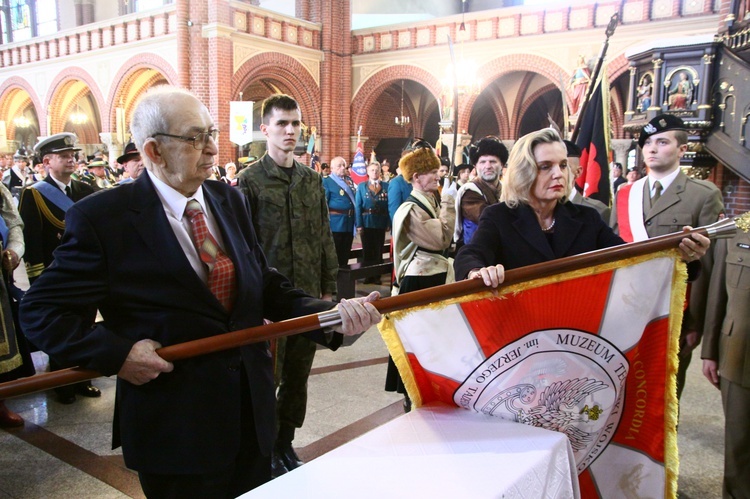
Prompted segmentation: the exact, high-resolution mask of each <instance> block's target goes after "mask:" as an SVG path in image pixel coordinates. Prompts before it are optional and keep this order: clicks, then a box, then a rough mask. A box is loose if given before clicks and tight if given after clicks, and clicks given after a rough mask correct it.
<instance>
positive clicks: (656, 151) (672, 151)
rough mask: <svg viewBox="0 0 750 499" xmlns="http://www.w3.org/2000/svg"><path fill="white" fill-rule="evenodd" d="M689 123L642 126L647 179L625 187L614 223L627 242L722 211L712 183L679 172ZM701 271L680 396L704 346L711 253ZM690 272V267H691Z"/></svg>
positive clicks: (670, 119)
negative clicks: (692, 358) (692, 361)
mask: <svg viewBox="0 0 750 499" xmlns="http://www.w3.org/2000/svg"><path fill="white" fill-rule="evenodd" d="M687 141H688V134H687V129H686V127H685V123H684V122H683V121H682V120H681V119H680V118H678V117H677V116H672V115H671V114H661V115H659V116H656V117H655V118H654V119H652V120H651V121H650V122H648V123H647V124H646V126H644V127H643V130H642V131H641V134H640V137H639V138H638V145H639V146H640V147H641V150H642V152H643V162H644V163H645V164H646V166H647V167H648V175H647V176H646V177H643V178H642V179H640V180H637V181H635V182H634V183H632V184H628V185H622V186H621V187H620V189H619V191H618V194H617V201H616V204H615V206H614V207H613V210H612V217H611V220H610V224H611V225H612V228H613V229H614V230H615V232H617V233H619V235H620V237H622V238H623V239H624V240H625V241H627V242H632V241H643V240H645V239H648V238H651V237H656V236H663V235H665V234H671V233H673V232H679V231H681V230H682V228H683V227H685V226H692V227H701V226H703V225H708V224H711V223H714V222H716V221H717V220H718V219H719V215H720V214H721V213H723V211H724V204H723V202H722V197H721V191H720V190H719V189H718V187H716V186H715V185H714V184H712V183H711V182H707V181H704V180H697V179H693V178H689V177H688V176H687V175H685V174H684V173H683V172H682V170H681V169H680V159H681V158H682V157H683V155H684V154H685V152H686V151H687V147H688V146H687ZM700 261H701V265H702V271H701V272H700V275H699V276H698V278H697V279H696V280H694V281H693V282H692V286H691V289H690V296H689V305H688V308H687V309H686V310H685V314H684V316H683V320H682V333H681V335H680V356H679V369H678V372H677V396H678V398H679V396H680V395H681V394H682V389H683V388H684V386H685V373H686V372H687V367H688V365H689V364H690V356H691V353H692V350H693V349H694V348H695V347H696V346H697V345H698V343H700V339H701V335H702V332H703V323H704V319H705V313H706V299H707V294H708V293H707V288H708V283H709V278H710V276H711V270H712V267H713V258H712V252H710V251H709V252H708V253H707V254H706V255H705V256H704V257H703V258H701V260H700ZM689 270H690V269H689Z"/></svg>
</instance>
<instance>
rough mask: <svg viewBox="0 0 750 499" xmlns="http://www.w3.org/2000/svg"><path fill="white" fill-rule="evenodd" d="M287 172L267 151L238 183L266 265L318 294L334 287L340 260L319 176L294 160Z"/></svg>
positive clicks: (307, 290)
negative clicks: (337, 255)
mask: <svg viewBox="0 0 750 499" xmlns="http://www.w3.org/2000/svg"><path fill="white" fill-rule="evenodd" d="M293 168H294V173H293V174H292V176H291V179H290V177H289V175H287V174H286V173H284V172H283V171H282V170H281V168H280V167H279V166H277V165H276V163H275V162H274V161H273V159H271V157H270V156H269V155H268V154H265V155H263V157H261V158H260V160H258V161H257V162H255V163H253V164H252V165H250V166H249V167H247V168H245V169H243V170H242V172H241V173H240V174H239V183H238V185H239V188H240V189H241V190H242V192H243V193H244V194H245V195H246V196H247V198H248V200H249V201H250V208H251V210H252V217H253V225H255V231H256V233H257V234H258V238H259V239H260V244H261V246H262V247H263V252H264V253H265V254H266V258H267V260H268V264H269V265H270V266H271V267H275V268H276V269H277V270H278V271H279V272H281V273H282V274H284V275H285V276H287V277H288V278H289V280H291V281H292V283H293V284H294V286H296V287H298V288H301V289H303V290H304V291H306V292H307V293H310V294H311V295H313V296H315V297H318V296H320V295H324V294H333V293H335V292H336V274H337V273H338V260H337V258H336V249H335V247H334V245H333V236H332V235H331V226H330V224H329V222H328V205H327V203H326V196H325V191H324V190H323V181H322V178H321V176H320V175H319V174H318V173H316V172H315V170H312V169H310V168H308V167H306V166H304V165H301V164H300V163H298V162H296V161H295V162H294V166H293Z"/></svg>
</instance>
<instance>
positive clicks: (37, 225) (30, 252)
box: [18, 132, 101, 404]
mask: <svg viewBox="0 0 750 499" xmlns="http://www.w3.org/2000/svg"><path fill="white" fill-rule="evenodd" d="M80 150H81V148H80V147H77V146H76V136H75V134H72V133H66V132H64V133H57V134H55V135H50V136H49V137H45V138H43V139H41V140H40V141H39V142H38V143H37V144H36V145H35V146H34V152H35V153H36V154H37V156H38V157H39V158H40V159H41V160H42V163H43V164H44V168H45V170H47V176H46V177H45V178H44V180H40V181H39V182H37V183H35V184H34V185H32V186H31V187H30V188H28V189H25V190H24V191H23V192H22V194H21V202H20V204H19V207H18V211H19V212H20V213H21V218H22V219H23V223H24V228H23V237H24V239H25V241H26V255H25V256H24V260H25V262H26V273H27V274H28V276H29V282H31V283H33V282H34V281H35V280H36V279H37V278H38V277H39V276H40V275H41V273H42V272H43V271H44V269H46V268H47V267H48V266H49V265H50V264H51V263H52V259H53V258H52V252H53V251H54V250H55V248H57V246H58V245H59V244H60V240H61V239H62V236H63V233H64V232H65V212H67V211H68V208H70V207H71V206H73V203H75V202H76V201H78V200H80V199H82V198H84V197H85V196H88V195H89V194H91V193H93V192H94V189H93V188H92V187H91V186H90V185H87V184H85V183H84V182H79V181H78V180H73V179H72V178H71V175H72V174H73V172H75V170H76V159H75V153H76V151H80ZM92 321H93V317H92ZM50 368H51V369H53V370H54V369H57V368H59V366H57V365H56V364H55V362H54V361H53V360H51V359H50ZM55 391H56V392H57V397H58V400H59V401H60V402H62V403H63V404H71V403H73V402H75V400H76V393H78V394H80V395H84V396H86V397H98V396H100V395H101V392H99V390H98V389H97V388H96V387H94V386H93V385H91V382H89V381H86V382H83V383H78V384H76V385H72V386H66V387H63V388H57V389H55Z"/></svg>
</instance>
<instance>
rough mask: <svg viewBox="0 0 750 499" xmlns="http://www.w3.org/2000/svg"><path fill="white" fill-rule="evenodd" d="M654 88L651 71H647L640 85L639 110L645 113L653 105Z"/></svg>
mask: <svg viewBox="0 0 750 499" xmlns="http://www.w3.org/2000/svg"><path fill="white" fill-rule="evenodd" d="M653 89H654V84H653V80H652V78H651V74H650V73H646V74H645V75H643V77H642V78H641V83H640V85H638V95H637V98H638V111H641V112H643V113H645V112H646V110H648V108H649V107H651V94H652V92H653Z"/></svg>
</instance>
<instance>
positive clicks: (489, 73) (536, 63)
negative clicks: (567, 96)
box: [458, 54, 569, 130]
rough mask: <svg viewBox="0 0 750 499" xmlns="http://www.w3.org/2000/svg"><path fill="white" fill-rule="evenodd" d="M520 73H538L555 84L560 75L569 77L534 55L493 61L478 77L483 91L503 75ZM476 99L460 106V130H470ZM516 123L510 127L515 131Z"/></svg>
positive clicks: (560, 67)
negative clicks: (471, 112)
mask: <svg viewBox="0 0 750 499" xmlns="http://www.w3.org/2000/svg"><path fill="white" fill-rule="evenodd" d="M519 71H520V72H531V73H537V74H539V75H541V76H543V77H545V78H546V79H548V80H549V81H550V82H552V83H553V84H554V82H556V81H559V79H560V75H564V76H565V79H567V78H568V77H569V73H568V71H566V70H565V69H564V68H563V67H562V66H560V65H558V64H557V63H555V62H553V61H551V60H549V59H545V58H544V57H541V56H538V55H532V54H509V55H504V56H502V57H498V58H497V59H493V60H491V61H489V62H488V63H486V64H484V65H483V66H481V67H480V68H479V71H477V76H478V77H479V78H480V79H481V81H482V82H483V86H482V88H481V90H484V89H486V88H487V87H488V86H490V85H491V84H492V83H493V82H495V81H496V80H498V79H499V78H500V77H502V76H503V75H506V74H508V73H513V72H519ZM487 82H489V83H487ZM476 99H477V96H469V97H467V98H465V99H464V101H463V103H462V104H460V107H459V113H458V117H459V119H458V128H459V130H467V129H468V127H469V118H470V114H469V111H470V110H471V109H472V108H473V107H474V103H475V101H476ZM515 121H518V120H515V119H514V118H513V117H511V123H510V127H511V128H513V129H514V130H515V126H514V124H513V122H515Z"/></svg>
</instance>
